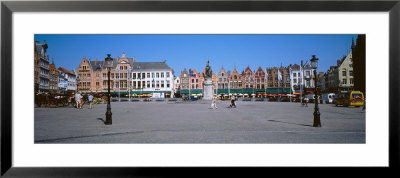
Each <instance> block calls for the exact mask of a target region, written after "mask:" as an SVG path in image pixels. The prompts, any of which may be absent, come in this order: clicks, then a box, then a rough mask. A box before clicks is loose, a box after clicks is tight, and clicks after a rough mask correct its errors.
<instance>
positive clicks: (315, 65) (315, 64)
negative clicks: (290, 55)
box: [310, 55, 321, 127]
mask: <svg viewBox="0 0 400 178" xmlns="http://www.w3.org/2000/svg"><path fill="white" fill-rule="evenodd" d="M310 61H311V67H312V68H313V69H314V102H315V107H314V123H313V127H321V120H320V115H321V114H320V113H319V107H318V94H319V93H318V86H317V80H318V77H317V68H318V58H316V57H315V55H312V58H311V59H310Z"/></svg>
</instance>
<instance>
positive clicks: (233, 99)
mask: <svg viewBox="0 0 400 178" xmlns="http://www.w3.org/2000/svg"><path fill="white" fill-rule="evenodd" d="M235 99H236V97H235V95H232V98H231V105H230V107H231V108H232V107H235V108H236V104H235Z"/></svg>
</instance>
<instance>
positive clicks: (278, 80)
mask: <svg viewBox="0 0 400 178" xmlns="http://www.w3.org/2000/svg"><path fill="white" fill-rule="evenodd" d="M300 66H301V67H300ZM313 71H314V69H312V67H311V65H310V63H309V61H307V62H306V63H304V64H303V63H301V64H300V65H297V64H294V65H289V66H287V67H283V66H280V67H270V68H265V69H263V68H262V67H261V66H260V67H258V69H257V70H252V69H251V68H250V67H249V66H247V67H246V69H244V70H243V71H242V72H240V73H239V72H238V70H237V68H236V66H235V67H234V68H233V70H232V71H230V70H225V69H224V67H221V69H220V70H219V72H218V74H216V73H213V75H212V80H213V83H214V89H215V91H214V93H216V94H218V95H240V96H243V97H246V96H249V97H250V96H257V97H266V96H278V95H279V96H287V95H291V94H296V89H297V88H296V87H297V86H300V85H303V86H304V88H303V91H307V92H311V93H312V88H314V79H313V78H314V77H313ZM203 73H204V70H203V71H202V73H198V72H197V70H196V69H193V70H192V69H189V70H187V69H184V70H183V71H182V72H181V75H180V80H181V83H180V88H179V89H180V94H181V95H201V93H202V89H203V81H204V77H203ZM304 76H306V77H309V79H310V80H308V81H307V80H305V81H303V78H304ZM298 90H300V88H298ZM298 92H300V91H298Z"/></svg>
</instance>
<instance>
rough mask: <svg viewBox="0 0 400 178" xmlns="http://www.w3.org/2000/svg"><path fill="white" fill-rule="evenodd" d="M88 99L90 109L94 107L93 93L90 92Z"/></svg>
mask: <svg viewBox="0 0 400 178" xmlns="http://www.w3.org/2000/svg"><path fill="white" fill-rule="evenodd" d="M88 100H89V109H92V104H93V95H91V94H89V97H88Z"/></svg>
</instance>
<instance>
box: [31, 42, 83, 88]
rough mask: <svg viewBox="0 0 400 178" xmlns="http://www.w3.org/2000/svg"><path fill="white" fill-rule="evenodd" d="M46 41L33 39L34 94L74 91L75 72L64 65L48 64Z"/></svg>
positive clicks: (75, 86) (75, 85) (75, 84)
mask: <svg viewBox="0 0 400 178" xmlns="http://www.w3.org/2000/svg"><path fill="white" fill-rule="evenodd" d="M47 48H48V45H47V43H46V41H44V42H43V43H40V42H38V41H35V46H34V90H35V94H54V93H72V92H76V89H77V83H76V73H75V71H74V70H68V69H65V68H64V67H58V68H56V65H55V64H54V61H53V62H52V63H51V64H50V62H49V59H50V57H49V55H48V54H47Z"/></svg>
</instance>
